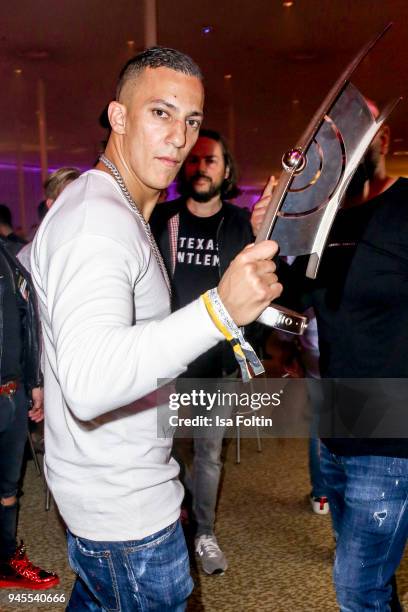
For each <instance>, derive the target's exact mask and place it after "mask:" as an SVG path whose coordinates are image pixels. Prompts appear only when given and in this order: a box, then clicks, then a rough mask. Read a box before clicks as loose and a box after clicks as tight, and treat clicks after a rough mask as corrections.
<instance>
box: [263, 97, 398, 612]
mask: <svg viewBox="0 0 408 612" xmlns="http://www.w3.org/2000/svg"><path fill="white" fill-rule="evenodd" d="M371 110H372V112H373V115H374V116H377V115H378V109H376V107H375V106H374V105H371ZM388 146H389V129H388V127H387V126H384V127H382V128H381V129H380V131H379V132H378V133H377V135H376V137H375V138H374V140H373V142H372V143H371V145H370V148H369V150H368V152H367V154H366V155H365V157H364V159H363V161H362V163H361V164H360V167H359V168H358V170H357V172H356V175H355V177H354V178H353V181H352V183H351V184H350V187H349V189H348V191H347V196H346V199H345V201H344V203H343V205H342V208H341V209H340V211H339V212H338V214H337V217H336V219H335V222H334V224H333V227H332V230H331V232H330V235H329V238H328V241H327V245H326V249H325V252H324V254H323V257H322V261H321V265H320V269H319V272H318V276H317V278H316V280H314V281H311V280H307V279H306V280H305V277H304V271H305V262H304V261H302V258H298V259H297V260H296V262H295V263H294V264H293V265H292V269H291V272H290V274H293V275H294V276H295V277H296V267H297V269H298V272H299V275H298V276H297V277H296V278H297V279H298V284H296V283H294V284H295V285H296V286H295V287H294V292H295V293H296V294H299V293H302V295H303V298H304V300H303V306H304V308H306V307H309V306H313V308H314V311H315V313H316V318H317V325H318V333H319V348H320V371H321V375H322V378H323V379H325V378H328V379H329V378H337V379H356V378H357V379H380V381H381V379H395V378H401V379H407V378H408V292H407V286H408V206H407V202H408V181H407V180H406V179H395V178H391V177H389V176H388V175H387V173H386V168H385V155H386V153H387V151H388ZM261 211H262V203H260V204H259V205H258V214H257V223H258V224H259V221H260V216H261V215H260V212H261ZM287 297H288V299H289V300H290V296H287ZM283 299H285V298H283ZM297 307H299V303H298V304H297ZM326 384H329V387H328V388H329V389H330V383H329V381H328V382H327V383H325V382H324V380H323V381H322V385H323V386H322V387H321V389H323V390H325V389H326ZM387 384H388V383H387ZM366 386H367V388H368V389H371V393H372V395H373V397H372V398H371V399H374V400H375V404H373V405H374V406H377V407H378V406H379V405H381V403H382V408H381V410H382V411H381V412H380V413H378V408H377V411H376V410H373V411H372V412H371V413H370V415H369V416H370V418H374V424H375V418H376V417H377V418H378V419H379V421H380V422H381V423H382V425H383V426H385V425H387V419H389V417H390V415H391V421H390V422H389V423H388V425H390V428H389V429H388V431H392V427H393V431H394V434H395V430H396V424H395V423H393V422H392V412H390V410H391V409H392V408H393V405H392V404H393V402H392V400H388V404H387V395H386V393H388V392H389V390H390V389H392V387H391V386H390V387H389V388H388V391H387V389H386V385H385V386H384V385H381V384H379V385H377V384H375V380H373V381H368V383H367V385H366ZM384 389H385V391H386V392H384ZM329 395H330V394H329ZM329 395H328V396H327V398H329V402H330V403H326V404H324V406H323V408H324V410H326V408H327V412H326V413H324V412H323V411H322V414H321V416H324V415H325V416H327V417H328V420H329V422H333V423H335V422H336V423H337V422H340V423H347V422H348V421H350V422H353V423H354V425H356V424H357V425H359V424H360V423H361V422H362V420H361V419H362V418H363V417H364V418H365V414H364V412H363V409H364V402H363V399H364V398H363V396H362V399H361V401H360V402H358V401H357V399H356V395H355V394H353V395H352V396H351V397H352V399H353V404H350V401H349V402H348V403H347V402H345V401H340V399H339V398H340V396H339V389H338V388H337V387H336V390H335V393H334V394H333V396H332V398H331V399H330V397H329ZM391 396H392V393H391ZM327 398H326V399H327ZM405 403H406V399H405ZM334 416H335V417H340V418H339V420H338V421H336V420H334V419H333V417H334ZM326 425H327V423H326ZM371 425H372V423H371V422H370V419H369V420H368V422H367V423H366V426H365V427H364V428H361V429H360V430H359V432H358V433H356V431H355V429H354V430H353V428H352V427H351V429H350V431H351V432H352V435H351V436H348V437H347V436H346V435H345V433H344V431H343V432H342V431H339V430H338V429H337V425H336V426H335V427H334V428H333V432H332V433H333V435H332V436H331V437H330V432H328V431H326V436H327V437H325V438H323V439H322V443H321V451H320V468H321V472H322V476H323V479H324V483H325V487H326V491H327V496H328V498H329V504H330V510H331V514H332V519H333V527H334V531H335V537H336V558H335V564H334V582H335V587H336V593H337V600H338V602H339V605H340V609H341V610H342V612H363V611H364V612H368V611H370V610H372V611H381V612H386V611H388V610H393V611H398V610H400V609H401V607H400V604H399V602H398V597H397V593H396V588H395V578H394V574H395V572H396V570H397V568H398V565H399V563H400V560H401V557H402V554H403V551H404V547H405V544H406V541H407V537H408V507H407V504H408V440H407V439H406V438H404V439H397V438H395V437H394V438H393V437H384V438H378V439H374V438H370V437H369V435H370V432H371V431H372V430H373V427H370V426H371ZM402 425H403V424H402V423H401V426H402ZM384 431H385V430H384ZM364 436H365V437H364Z"/></svg>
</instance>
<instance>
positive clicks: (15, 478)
mask: <svg viewBox="0 0 408 612" xmlns="http://www.w3.org/2000/svg"><path fill="white" fill-rule="evenodd" d="M27 410H28V399H27V395H26V393H25V391H24V389H23V388H21V387H19V388H18V389H17V391H16V393H15V394H14V395H12V396H11V397H8V396H7V395H1V396H0V498H7V497H14V496H15V495H17V491H18V482H19V480H20V476H21V467H22V464H23V457H24V447H25V444H26V441H27V434H28V415H27ZM17 513H18V504H17V502H16V503H15V504H13V505H12V506H3V505H2V504H0V559H3V560H4V559H9V558H10V557H11V556H12V555H13V554H14V553H15V551H16V546H17V544H16V531H17Z"/></svg>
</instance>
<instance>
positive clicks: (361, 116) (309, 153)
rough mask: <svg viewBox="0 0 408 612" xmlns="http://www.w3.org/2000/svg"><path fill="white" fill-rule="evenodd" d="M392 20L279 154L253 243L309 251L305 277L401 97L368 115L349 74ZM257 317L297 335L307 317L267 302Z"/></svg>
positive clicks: (286, 251)
mask: <svg viewBox="0 0 408 612" xmlns="http://www.w3.org/2000/svg"><path fill="white" fill-rule="evenodd" d="M391 26H392V24H391V23H390V24H388V25H387V26H386V27H385V28H384V30H383V31H382V32H380V33H379V34H378V35H377V36H375V38H373V39H372V40H371V41H370V42H369V43H368V44H366V45H365V46H364V47H363V48H362V49H361V51H360V52H359V53H358V54H357V55H356V56H355V58H354V59H353V60H352V61H351V62H350V64H349V65H348V66H347V68H346V69H345V70H344V72H343V73H342V74H341V75H340V77H339V79H338V80H337V81H336V83H335V84H334V85H333V87H332V88H331V90H330V91H329V93H328V95H327V96H326V98H325V99H324V101H323V103H322V104H321V106H320V107H319V109H318V110H317V111H316V113H315V115H314V116H313V118H312V120H311V122H310V123H309V125H308V127H307V128H306V130H305V132H304V133H303V135H302V137H301V138H300V140H299V141H298V143H297V144H296V146H295V147H294V148H293V149H291V150H289V151H288V152H287V153H285V154H284V156H283V157H282V166H283V172H282V174H281V176H280V178H279V181H278V184H277V186H276V188H275V189H274V191H273V194H272V196H271V201H270V204H269V206H268V208H267V211H266V215H265V218H264V221H263V223H262V226H261V228H260V230H259V232H258V235H257V238H256V242H259V241H260V240H266V239H268V238H270V239H273V240H276V242H277V243H278V244H279V247H280V251H279V254H280V255H282V256H285V255H290V256H297V255H307V254H310V257H309V262H308V266H307V270H306V276H307V277H309V278H316V275H317V271H318V268H319V264H320V260H321V256H322V253H323V249H324V247H325V244H326V240H327V237H328V234H329V231H330V228H331V226H332V223H333V221H334V218H335V215H336V212H337V210H338V208H339V205H340V203H341V201H342V199H343V197H344V195H345V192H346V189H347V186H348V184H349V182H350V180H351V178H352V176H353V174H354V172H355V171H356V169H357V167H358V165H359V163H360V161H361V159H362V157H363V156H364V154H365V152H366V150H367V148H368V147H369V145H370V143H371V141H372V140H373V138H374V136H375V135H376V133H377V132H378V130H379V129H380V127H381V126H382V124H383V123H384V121H385V119H386V118H387V117H388V115H389V114H390V113H391V111H392V110H393V109H394V107H395V106H396V104H397V103H398V102H399V100H400V99H401V98H397V99H396V100H394V101H393V102H391V103H390V104H388V105H387V107H386V108H385V109H384V110H383V112H382V113H381V114H380V116H379V117H378V118H377V119H376V118H375V117H373V115H372V113H371V111H370V109H369V107H368V105H367V102H366V100H365V99H364V97H363V96H362V95H361V94H360V92H359V91H358V89H357V88H356V87H355V86H354V85H353V84H352V83H350V77H351V75H352V74H353V72H354V71H355V69H356V68H357V66H358V65H359V64H360V63H361V61H362V60H363V59H364V58H365V57H366V55H367V54H368V53H369V52H370V51H371V49H372V48H373V47H374V45H375V44H376V43H377V42H378V41H379V40H380V38H382V37H383V36H384V34H385V33H386V32H387V31H388V30H389V28H390V27H391ZM258 321H260V322H262V323H265V324H266V325H271V326H272V327H275V328H277V329H282V330H284V331H287V332H290V333H295V334H302V333H303V332H304V330H305V329H306V327H307V318H306V317H304V316H302V315H300V314H298V313H296V312H294V311H290V310H288V309H285V308H282V307H281V306H270V307H268V308H267V309H266V310H265V311H264V312H263V313H262V315H261V316H260V317H259V319H258Z"/></svg>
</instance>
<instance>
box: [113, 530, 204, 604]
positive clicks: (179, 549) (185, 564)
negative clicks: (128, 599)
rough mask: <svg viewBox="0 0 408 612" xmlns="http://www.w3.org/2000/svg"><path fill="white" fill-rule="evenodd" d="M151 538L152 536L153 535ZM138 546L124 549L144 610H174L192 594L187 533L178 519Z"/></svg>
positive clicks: (135, 588)
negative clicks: (186, 540)
mask: <svg viewBox="0 0 408 612" xmlns="http://www.w3.org/2000/svg"><path fill="white" fill-rule="evenodd" d="M150 538H151V539H150ZM150 538H148V541H147V542H146V540H145V541H144V544H142V545H138V546H127V547H125V549H124V553H125V555H126V565H127V567H128V568H129V575H131V576H132V579H133V589H134V591H135V592H137V593H138V595H139V598H140V605H141V609H142V610H149V612H153V611H155V612H156V611H158V612H165V611H170V610H172V611H175V610H176V609H180V610H181V609H184V608H183V605H184V602H185V601H186V599H187V597H188V596H189V595H190V593H191V591H192V588H193V582H192V579H191V577H190V563H189V557H188V551H187V546H186V543H185V539H184V534H183V531H182V528H181V526H180V523H179V521H176V522H175V523H173V525H170V526H169V527H166V528H165V529H163V530H161V531H159V532H157V533H156V534H153V535H152V536H150Z"/></svg>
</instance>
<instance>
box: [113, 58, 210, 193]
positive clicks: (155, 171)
mask: <svg viewBox="0 0 408 612" xmlns="http://www.w3.org/2000/svg"><path fill="white" fill-rule="evenodd" d="M121 102H122V100H121ZM123 104H124V105H125V107H126V119H125V127H124V132H123V139H122V145H123V149H122V151H123V162H124V163H125V164H126V165H127V169H128V171H129V173H130V174H131V175H132V177H133V179H134V180H135V181H136V182H137V183H138V184H139V185H140V186H141V188H142V190H144V191H146V190H147V191H149V190H151V189H153V190H162V189H165V188H166V187H167V186H168V185H169V184H170V183H171V182H172V181H173V180H174V178H175V176H176V174H177V173H178V171H179V170H180V168H181V165H182V163H183V161H184V160H185V158H186V156H187V154H188V153H189V151H190V149H191V147H192V146H193V145H194V143H195V142H196V140H197V137H198V131H199V129H200V125H201V122H202V114H203V113H202V111H203V104H204V90H203V86H202V83H201V81H200V80H199V79H198V78H196V77H193V76H188V75H185V74H183V73H181V72H176V71H175V70H171V69H169V68H155V69H151V68H146V69H145V70H144V71H143V72H142V74H141V75H139V77H137V81H136V82H135V83H132V82H130V83H128V84H127V86H125V89H124V92H123Z"/></svg>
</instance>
